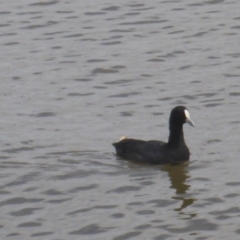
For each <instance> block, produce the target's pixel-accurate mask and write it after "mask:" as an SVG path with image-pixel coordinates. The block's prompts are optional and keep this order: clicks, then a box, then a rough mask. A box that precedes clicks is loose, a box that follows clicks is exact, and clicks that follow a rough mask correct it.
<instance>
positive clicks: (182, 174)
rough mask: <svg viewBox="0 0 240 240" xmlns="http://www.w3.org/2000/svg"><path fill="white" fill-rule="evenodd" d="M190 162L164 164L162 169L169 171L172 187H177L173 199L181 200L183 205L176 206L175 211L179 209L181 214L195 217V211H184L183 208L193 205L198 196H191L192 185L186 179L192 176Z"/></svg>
mask: <svg viewBox="0 0 240 240" xmlns="http://www.w3.org/2000/svg"><path fill="white" fill-rule="evenodd" d="M188 166H189V163H188V162H187V163H181V164H174V165H163V166H162V167H161V169H162V170H163V171H165V172H167V173H168V176H169V178H170V182H171V185H170V188H173V189H175V193H176V195H175V196H173V197H172V198H173V199H176V200H181V206H180V207H179V208H175V209H174V210H175V211H178V212H179V213H180V214H183V215H187V216H188V218H193V217H194V216H195V215H196V214H195V213H186V212H183V209H185V208H187V207H188V206H190V205H192V204H193V203H194V201H196V200H197V199H196V198H191V197H190V196H189V194H187V191H188V190H189V189H190V187H191V186H190V185H188V184H186V183H185V182H186V179H188V178H190V175H189V173H188Z"/></svg>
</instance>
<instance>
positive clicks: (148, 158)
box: [113, 106, 194, 164]
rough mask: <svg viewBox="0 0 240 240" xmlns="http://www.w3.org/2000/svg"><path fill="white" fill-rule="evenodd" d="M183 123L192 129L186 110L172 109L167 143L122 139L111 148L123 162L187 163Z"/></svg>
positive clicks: (188, 153) (187, 156)
mask: <svg viewBox="0 0 240 240" xmlns="http://www.w3.org/2000/svg"><path fill="white" fill-rule="evenodd" d="M184 123H189V124H190V125H191V126H193V127H194V123H193V121H192V120H191V118H190V114H189V112H188V110H187V108H186V107H184V106H177V107H175V108H173V110H172V111H171V114H170V118H169V130H170V134H169V138H168V142H167V143H166V142H162V141H157V140H150V141H143V140H138V139H130V138H129V139H128V138H125V137H123V138H121V139H120V141H119V142H117V143H113V146H114V147H115V149H116V152H117V155H118V156H120V157H122V158H123V159H125V160H130V161H131V160H132V161H135V162H141V163H150V164H163V163H179V162H183V161H187V160H189V156H190V152H189V149H188V147H187V145H186V143H185V141H184V134H183V124H184Z"/></svg>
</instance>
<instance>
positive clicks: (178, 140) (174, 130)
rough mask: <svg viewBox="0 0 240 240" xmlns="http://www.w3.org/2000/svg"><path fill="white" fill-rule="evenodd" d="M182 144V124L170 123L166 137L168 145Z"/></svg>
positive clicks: (176, 145) (183, 142)
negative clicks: (167, 136)
mask: <svg viewBox="0 0 240 240" xmlns="http://www.w3.org/2000/svg"><path fill="white" fill-rule="evenodd" d="M182 144H184V145H185V141H184V134H183V125H170V134H169V138H168V146H170V147H178V146H180V145H182Z"/></svg>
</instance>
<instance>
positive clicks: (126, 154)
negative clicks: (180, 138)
mask: <svg viewBox="0 0 240 240" xmlns="http://www.w3.org/2000/svg"><path fill="white" fill-rule="evenodd" d="M113 146H114V147H115V148H116V152H117V155H118V156H120V157H122V158H124V159H127V160H132V161H137V162H142V163H144V162H146V163H152V164H154V163H155V164H157V163H161V162H163V161H164V159H163V157H164V156H163V153H164V152H165V151H166V143H165V142H162V141H157V140H151V141H143V140H137V139H123V140H121V141H120V142H117V143H113Z"/></svg>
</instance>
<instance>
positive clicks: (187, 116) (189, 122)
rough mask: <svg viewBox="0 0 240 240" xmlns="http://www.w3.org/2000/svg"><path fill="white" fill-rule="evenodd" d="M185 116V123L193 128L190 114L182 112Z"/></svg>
mask: <svg viewBox="0 0 240 240" xmlns="http://www.w3.org/2000/svg"><path fill="white" fill-rule="evenodd" d="M184 112H185V116H186V123H188V124H190V125H191V126H192V127H194V126H195V125H194V122H193V121H192V120H191V118H190V113H189V111H188V110H187V109H185V110H184Z"/></svg>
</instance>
